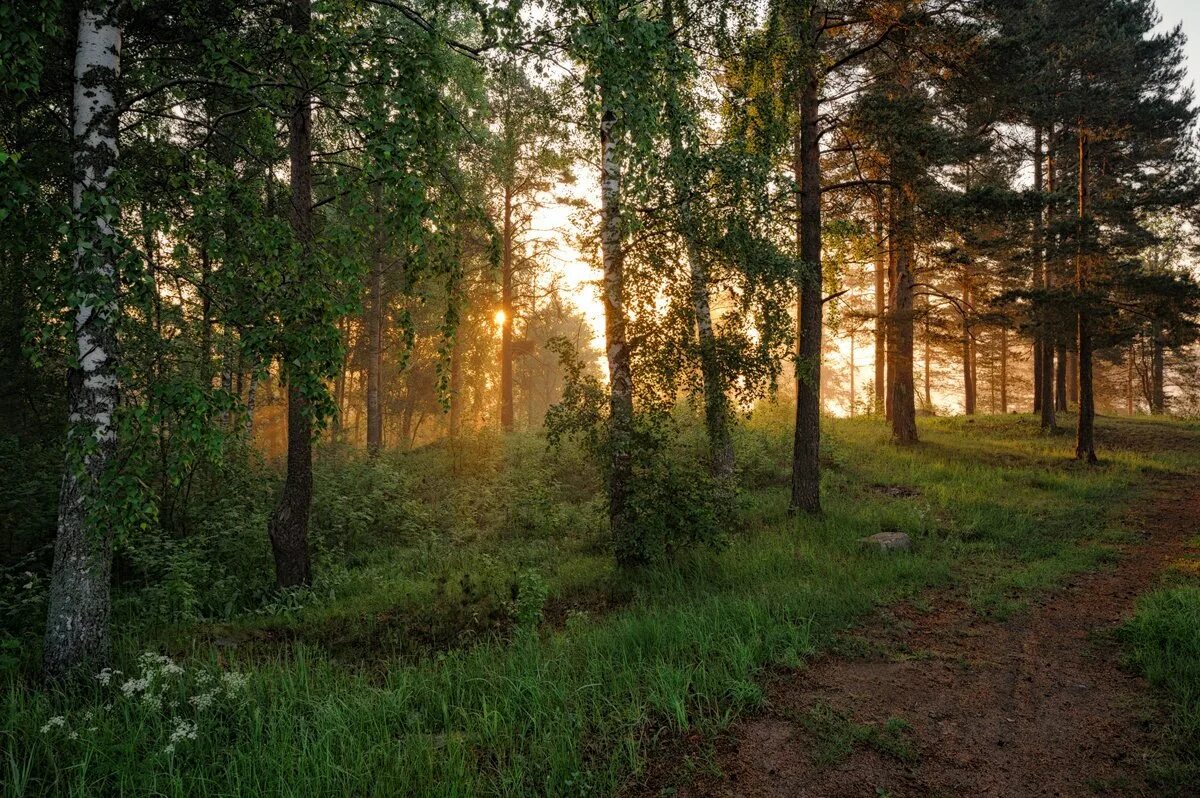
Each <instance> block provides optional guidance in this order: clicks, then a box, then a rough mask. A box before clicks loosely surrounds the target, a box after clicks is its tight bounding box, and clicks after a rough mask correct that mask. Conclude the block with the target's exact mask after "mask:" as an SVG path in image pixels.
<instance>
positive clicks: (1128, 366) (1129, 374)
mask: <svg viewBox="0 0 1200 798" xmlns="http://www.w3.org/2000/svg"><path fill="white" fill-rule="evenodd" d="M1133 353H1134V347H1133V346H1130V347H1129V353H1128V354H1127V355H1125V415H1127V416H1132V415H1133Z"/></svg>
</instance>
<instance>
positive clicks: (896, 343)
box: [888, 184, 917, 444]
mask: <svg viewBox="0 0 1200 798" xmlns="http://www.w3.org/2000/svg"><path fill="white" fill-rule="evenodd" d="M894 201H895V203H896V206H897V207H896V226H895V228H894V229H893V230H892V238H893V239H895V241H896V281H895V285H894V286H893V288H892V307H891V317H892V326H891V330H890V332H889V334H888V340H889V341H890V342H892V346H891V350H890V352H891V356H892V362H891V363H890V364H889V368H888V372H889V377H890V389H889V391H888V393H889V394H890V396H891V400H892V440H894V441H895V442H896V443H901V444H910V443H916V442H917V410H916V405H915V397H914V395H913V394H914V390H913V293H914V282H915V281H914V278H913V265H914V264H913V221H914V220H913V213H914V209H913V197H912V187H911V186H909V185H905V184H901V185H899V186H898V187H897V189H896V191H895V194H894Z"/></svg>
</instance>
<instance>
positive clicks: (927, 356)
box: [921, 299, 933, 413]
mask: <svg viewBox="0 0 1200 798" xmlns="http://www.w3.org/2000/svg"><path fill="white" fill-rule="evenodd" d="M923 337H924V340H923V341H922V344H923V345H922V347H921V350H922V360H923V361H924V363H922V366H923V367H924V378H925V385H924V388H925V410H926V411H928V412H929V413H933V380H932V378H931V375H930V364H931V362H932V360H933V357H932V353H931V352H930V346H929V337H930V336H929V301H928V299H927V300H926V302H925V324H924V336H923Z"/></svg>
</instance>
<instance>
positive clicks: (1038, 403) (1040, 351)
mask: <svg viewBox="0 0 1200 798" xmlns="http://www.w3.org/2000/svg"><path fill="white" fill-rule="evenodd" d="M1042 183H1043V178H1042V128H1041V126H1040V125H1037V126H1035V127H1034V128H1033V190H1034V192H1035V193H1037V194H1039V195H1040V194H1041V192H1042V188H1043V185H1042ZM1039 200H1040V197H1039ZM1042 236H1043V227H1042V211H1041V209H1040V208H1039V209H1038V213H1037V216H1036V217H1035V218H1034V222H1033V253H1034V258H1033V289H1034V291H1037V290H1038V289H1039V288H1042V287H1043V285H1044V281H1045V269H1046V261H1045V259H1044V258H1042V257H1040V253H1041V252H1042ZM1045 356H1046V328H1045V313H1044V312H1043V310H1042V307H1041V303H1040V302H1039V303H1038V305H1037V306H1036V307H1035V308H1034V324H1033V412H1034V413H1035V414H1038V413H1041V412H1042V407H1043V401H1042V400H1043V398H1044V397H1043V392H1044V386H1043V384H1042V380H1043V373H1044V370H1043V368H1042V359H1043V358H1044V357H1045Z"/></svg>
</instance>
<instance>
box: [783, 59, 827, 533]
mask: <svg viewBox="0 0 1200 798" xmlns="http://www.w3.org/2000/svg"><path fill="white" fill-rule="evenodd" d="M814 70H815V67H814V68H813V69H812V70H810V72H809V74H808V76H807V79H806V80H805V83H804V86H803V87H802V89H801V93H800V136H799V148H798V152H797V159H796V165H797V169H798V172H799V174H797V175H796V178H797V180H796V182H797V184H798V185H799V188H800V196H799V198H798V199H799V202H798V206H799V207H798V210H799V212H800V215H799V219H798V220H797V225H798V230H797V235H798V238H799V243H800V261H801V263H800V285H799V288H800V306H799V309H798V311H799V313H798V315H799V318H798V322H797V326H798V336H797V338H798V351H797V353H796V430H795V440H794V445H793V450H792V499H791V504H790V508H791V509H792V510H803V511H804V512H806V513H819V512H821V327H822V318H821V310H822V305H823V302H822V301H821V290H822V284H823V281H822V279H821V141H820V127H819V125H820V83H819V81H818V79H817V76H816V74H815V71H814Z"/></svg>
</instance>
